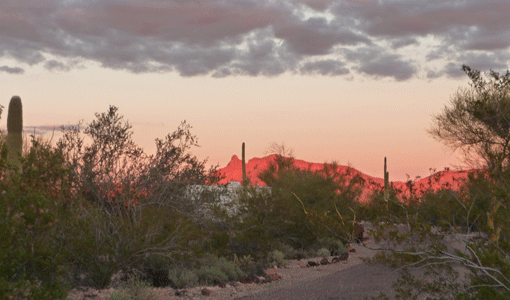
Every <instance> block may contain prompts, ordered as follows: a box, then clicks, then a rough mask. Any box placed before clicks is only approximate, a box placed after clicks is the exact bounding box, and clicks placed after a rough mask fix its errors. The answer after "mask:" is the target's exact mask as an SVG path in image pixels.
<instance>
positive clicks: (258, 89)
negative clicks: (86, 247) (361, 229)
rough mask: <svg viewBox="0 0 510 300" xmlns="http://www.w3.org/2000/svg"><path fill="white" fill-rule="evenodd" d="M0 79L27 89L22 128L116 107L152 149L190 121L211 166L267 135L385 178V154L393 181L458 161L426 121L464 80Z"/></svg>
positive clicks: (253, 153) (95, 71)
mask: <svg viewBox="0 0 510 300" xmlns="http://www.w3.org/2000/svg"><path fill="white" fill-rule="evenodd" d="M0 80H1V81H2V82H3V83H5V85H4V88H3V89H2V90H1V92H0V96H1V99H4V100H2V101H1V103H2V104H3V105H4V106H5V107H7V105H8V100H9V99H10V97H11V96H12V95H14V94H17V95H20V96H21V98H22V101H23V105H24V125H25V128H27V127H29V126H41V125H59V124H74V123H76V122H77V121H78V120H80V119H84V120H85V121H86V122H90V121H91V120H92V119H93V118H94V113H95V112H105V111H106V110H107V109H108V105H115V106H117V107H119V113H120V114H122V115H124V116H125V118H126V119H127V120H129V121H130V122H131V123H132V124H133V131H134V138H135V140H136V142H137V143H138V144H139V145H141V146H143V147H144V148H146V149H147V151H149V152H151V151H153V150H154V149H155V148H154V139H155V138H158V137H159V138H163V137H164V136H165V135H166V134H167V133H169V132H171V131H173V130H174V129H175V128H176V127H177V126H178V125H179V124H180V122H181V121H182V120H186V121H187V122H188V123H189V124H191V125H192V126H193V132H194V133H195V134H196V135H197V136H198V138H199V143H200V145H201V147H200V148H196V149H194V150H193V152H194V153H195V154H196V155H197V156H199V157H200V158H209V162H210V163H211V164H216V163H219V164H220V165H221V166H224V165H226V164H227V163H228V162H229V160H230V158H231V156H232V155H233V154H237V155H240V151H241V143H242V142H245V143H246V145H247V157H248V158H251V157H262V156H264V155H265V151H266V150H267V147H268V146H269V144H270V143H272V142H277V143H282V142H283V143H285V144H286V145H287V146H288V147H291V148H293V149H294V152H295V155H296V156H297V157H298V158H300V159H304V160H307V161H311V162H325V161H331V160H337V161H338V162H339V163H340V164H344V165H347V164H350V165H352V166H353V167H355V168H357V169H359V170H360V171H362V172H365V173H367V174H369V175H372V176H379V177H382V167H383V158H384V156H387V157H388V169H389V171H390V176H391V179H392V180H404V179H406V174H409V175H410V176H411V177H412V178H414V177H415V176H422V177H423V176H427V175H429V168H436V169H438V170H440V169H443V168H444V167H449V166H451V164H452V163H453V164H455V163H457V159H456V158H455V156H454V155H453V154H452V153H451V151H450V150H449V149H447V148H445V147H444V146H442V145H441V144H440V143H438V142H437V141H435V140H433V139H432V138H431V137H430V136H428V134H427V133H426V129H427V128H428V127H429V126H430V124H431V121H432V115H433V114H437V113H439V112H440V111H441V109H442V107H443V106H444V105H445V104H446V103H447V102H448V101H449V99H450V96H451V95H453V94H454V93H455V91H456V90H457V89H458V87H459V86H465V85H466V83H463V82H462V81H460V80H442V81H440V80H434V81H427V80H418V79H415V80H409V81H405V82H394V81H392V80H373V79H367V78H355V79H352V80H345V79H340V78H337V77H319V76H302V75H290V74H284V75H281V76H279V77H273V78H266V77H234V78H220V79H218V78H210V77H193V78H182V77H179V76H177V75H175V74H143V75H136V74H130V73H125V72H120V71H112V70H105V69H101V68H97V67H93V66H91V67H89V68H87V69H86V70H74V71H71V72H68V73H65V74H61V73H47V72H46V71H44V70H39V71H38V70H34V71H33V72H32V74H29V75H25V76H24V77H17V76H9V75H4V74H1V73H0ZM5 113H6V112H5ZM5 113H4V118H2V122H5V119H6V118H5ZM4 126H5V124H2V127H4ZM4 128H5V127H4ZM47 136H49V135H48V134H47Z"/></svg>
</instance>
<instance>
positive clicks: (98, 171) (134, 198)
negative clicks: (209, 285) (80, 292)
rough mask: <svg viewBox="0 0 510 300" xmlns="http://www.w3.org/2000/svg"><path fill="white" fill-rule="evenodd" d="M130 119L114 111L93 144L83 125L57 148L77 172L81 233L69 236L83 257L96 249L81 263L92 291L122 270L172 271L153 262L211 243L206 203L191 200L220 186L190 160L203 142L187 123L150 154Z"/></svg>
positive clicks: (90, 129) (74, 189)
mask: <svg viewBox="0 0 510 300" xmlns="http://www.w3.org/2000/svg"><path fill="white" fill-rule="evenodd" d="M122 119H123V117H122V116H120V115H119V114H118V113H117V108H116V107H114V106H110V108H109V110H108V111H107V112H106V113H102V114H96V120H94V121H93V122H91V123H90V124H89V125H88V126H87V127H86V128H85V130H84V134H85V137H86V138H87V140H89V141H90V143H89V144H88V145H87V144H85V138H84V137H83V136H82V134H81V129H80V128H81V126H80V124H78V125H77V126H70V127H67V128H63V132H64V135H63V138H62V139H60V140H59V142H58V143H57V147H58V149H59V150H60V151H61V153H62V155H63V156H64V157H65V162H66V163H67V165H68V166H70V169H71V170H72V174H71V178H72V179H73V180H72V185H71V189H70V190H71V194H72V197H71V198H72V199H71V201H70V206H71V208H69V210H70V211H73V214H77V216H78V217H77V219H78V221H77V224H75V228H74V229H75V230H77V229H79V232H81V234H79V235H78V236H76V237H72V236H69V237H68V238H69V239H70V241H71V243H70V245H71V247H72V248H73V250H74V251H76V252H77V253H80V251H78V249H79V248H81V247H83V246H86V247H87V249H88V250H87V251H85V253H83V252H81V253H80V254H78V255H76V257H75V258H74V260H75V262H76V265H78V267H77V269H79V270H80V272H83V273H84V274H86V275H87V277H88V278H89V283H88V284H90V285H92V286H94V287H98V288H103V287H106V286H107V285H108V284H109V281H110V277H111V275H112V274H113V273H115V272H117V271H118V270H128V269H136V270H138V271H139V272H140V273H144V272H145V273H147V274H146V276H148V277H151V276H152V275H151V273H154V272H156V273H158V274H159V273H160V272H161V271H162V270H168V266H155V265H154V264H153V261H151V260H148V259H147V257H172V256H176V255H177V256H179V255H181V254H182V253H185V252H186V251H184V249H186V248H188V244H190V242H192V241H193V240H195V239H200V238H202V237H203V234H202V233H201V232H203V230H202V229H204V228H206V226H204V225H205V224H207V223H208V222H209V221H208V220H205V221H204V218H203V217H202V215H201V214H200V213H201V212H203V211H204V209H203V208H204V205H205V203H204V202H205V201H206V200H204V201H190V199H189V197H188V196H189V195H188V194H187V193H186V191H187V187H188V186H189V185H193V184H195V185H196V184H205V183H206V182H207V181H208V180H212V181H214V180H215V179H214V178H213V177H210V176H209V174H212V173H214V168H212V169H210V170H206V168H205V161H199V160H198V159H197V158H196V157H195V156H193V155H191V154H190V153H189V149H190V148H191V147H194V146H196V145H197V141H196V137H195V136H193V135H192V134H191V132H190V129H191V127H190V126H189V125H188V124H186V123H185V122H183V123H182V124H181V126H179V127H178V128H177V130H176V131H174V132H173V133H171V134H168V135H167V136H166V137H165V139H163V140H160V139H157V140H156V148H157V149H156V153H155V154H154V155H146V154H145V153H144V152H143V151H142V149H140V148H139V147H138V146H137V145H136V144H135V143H134V142H133V141H132V132H131V130H130V129H131V125H129V123H128V122H123V120H122ZM205 198H206V197H204V198H203V199H205ZM199 200H202V198H200V199H199ZM207 200H209V198H208V199H207ZM77 227H79V228H77ZM191 244H192V243H191ZM73 245H75V246H73ZM152 277H154V276H152ZM152 279H153V282H154V283H155V281H154V279H155V278H152Z"/></svg>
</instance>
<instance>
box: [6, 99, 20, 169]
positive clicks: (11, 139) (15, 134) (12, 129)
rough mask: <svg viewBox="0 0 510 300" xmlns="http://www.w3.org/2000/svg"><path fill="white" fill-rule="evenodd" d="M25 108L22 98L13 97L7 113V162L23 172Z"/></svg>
mask: <svg viewBox="0 0 510 300" xmlns="http://www.w3.org/2000/svg"><path fill="white" fill-rule="evenodd" d="M22 134H23V108H22V106H21V98H20V97H19V96H13V97H12V98H11V102H10V103H9V111H8V113H7V162H8V163H9V165H11V166H12V167H14V168H15V169H16V171H17V172H21V149H22V146H23V137H22Z"/></svg>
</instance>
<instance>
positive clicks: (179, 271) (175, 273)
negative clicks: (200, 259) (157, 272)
mask: <svg viewBox="0 0 510 300" xmlns="http://www.w3.org/2000/svg"><path fill="white" fill-rule="evenodd" d="M168 278H169V279H170V282H171V285H172V287H173V288H175V289H182V288H191V287H194V286H197V285H198V280H199V278H198V275H197V273H196V272H195V271H192V270H188V269H185V268H182V267H181V268H175V269H171V270H170V272H169V275H168Z"/></svg>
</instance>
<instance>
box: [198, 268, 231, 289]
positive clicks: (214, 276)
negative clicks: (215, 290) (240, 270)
mask: <svg viewBox="0 0 510 300" xmlns="http://www.w3.org/2000/svg"><path fill="white" fill-rule="evenodd" d="M197 274H198V278H199V281H200V283H202V284H205V285H214V284H219V283H220V282H227V281H228V276H227V275H226V274H225V273H223V271H222V270H221V269H220V268H219V267H218V266H202V267H200V269H198V271H197Z"/></svg>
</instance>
